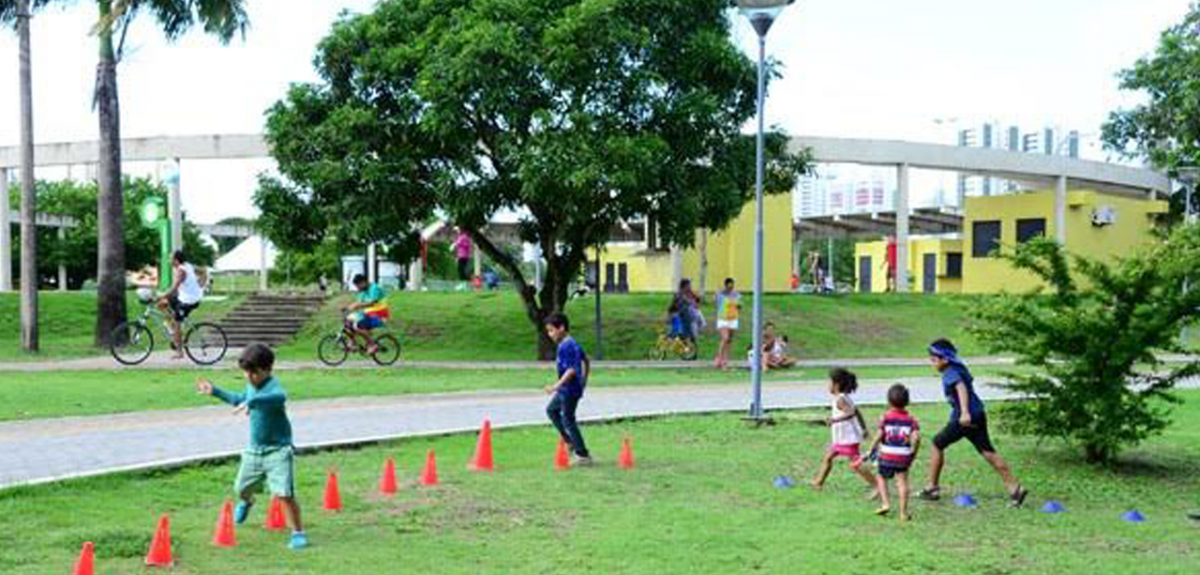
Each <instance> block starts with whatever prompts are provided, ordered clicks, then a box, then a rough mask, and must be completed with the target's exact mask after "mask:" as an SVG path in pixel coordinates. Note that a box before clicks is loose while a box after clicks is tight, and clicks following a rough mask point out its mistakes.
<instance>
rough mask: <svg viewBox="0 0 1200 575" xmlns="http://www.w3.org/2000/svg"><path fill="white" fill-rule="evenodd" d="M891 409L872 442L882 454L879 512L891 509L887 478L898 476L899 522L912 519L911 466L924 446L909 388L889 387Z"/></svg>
mask: <svg viewBox="0 0 1200 575" xmlns="http://www.w3.org/2000/svg"><path fill="white" fill-rule="evenodd" d="M887 399H888V408H889V409H888V411H887V413H884V414H883V418H881V419H880V420H879V435H876V436H875V443H873V444H871V453H876V450H878V453H879V476H878V477H877V478H876V481H877V482H878V484H879V500H880V503H881V505H880V506H879V509H876V510H875V514H876V515H887V514H888V512H890V511H891V510H892V500H891V498H890V497H889V496H888V484H887V482H888V480H889V479H892V478H895V479H896V491H897V492H898V493H899V495H900V521H901V522H906V521H908V520H909V519H910V515H909V513H908V468H909V467H910V466H912V462H913V459H914V458H915V457H916V456H917V450H918V449H920V447H921V434H920V431H919V427H918V426H917V419H916V418H915V417H913V416H912V414H910V413H909V412H908V388H907V387H904V386H903V385H900V384H896V385H893V386H892V387H891V388H890V389H888V394H887Z"/></svg>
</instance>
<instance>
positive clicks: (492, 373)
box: [0, 366, 999, 421]
mask: <svg viewBox="0 0 1200 575" xmlns="http://www.w3.org/2000/svg"><path fill="white" fill-rule="evenodd" d="M550 369H551V368H550V367H549V366H547V367H546V368H545V369H541V370H532V369H520V370H507V369H500V370H445V369H400V370H349V369H347V370H296V371H290V370H289V371H281V372H279V377H280V379H281V381H282V382H283V384H284V387H285V388H286V389H287V391H288V396H289V398H290V399H291V400H292V401H299V400H305V399H325V398H334V397H353V396H387V395H402V394H411V393H446V392H459V391H483V390H512V389H518V390H519V389H525V390H537V389H540V388H541V387H542V386H543V385H546V384H547V383H550V380H551V379H552V378H551V371H550ZM855 371H856V373H858V375H859V376H860V377H862V378H866V379H881V378H895V377H914V376H929V375H930V374H931V372H930V370H929V369H925V368H864V369H858V370H855ZM975 371H976V375H988V374H991V373H996V372H997V371H999V370H998V369H997V368H987V367H981V368H979V369H977V370H975ZM197 376H204V377H208V378H210V379H212V380H213V381H214V382H215V383H216V384H217V385H220V386H223V387H233V388H241V387H242V386H244V385H245V380H244V379H243V376H242V374H241V373H240V372H237V371H234V370H227V371H217V372H213V371H208V370H177V371H158V370H144V371H137V370H122V371H78V372H50V373H23V372H13V373H6V374H4V377H3V379H2V380H0V421H11V420H21V419H36V418H44V417H62V416H69V415H97V414H104V413H119V412H130V411H145V410H157V409H178V408H188V407H198V406H201V405H206V403H205V402H203V401H198V398H197V397H196V396H195V394H194V393H193V392H192V384H193V382H194V381H195V379H196V377H197ZM825 376H826V370H823V369H797V370H790V371H786V372H772V373H768V374H767V375H766V381H767V382H768V383H770V382H772V381H782V380H789V381H794V380H816V381H822V380H823V379H824V378H825ZM748 381H749V372H746V371H740V370H739V371H732V372H720V371H716V370H708V369H704V370H700V369H686V370H668V369H653V370H646V369H643V370H633V369H600V370H598V371H596V373H595V374H594V376H593V378H592V380H591V382H590V383H589V385H590V386H591V388H592V389H596V388H603V387H620V386H647V385H689V384H743V383H745V384H748Z"/></svg>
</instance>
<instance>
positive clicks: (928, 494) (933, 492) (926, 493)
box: [917, 487, 942, 501]
mask: <svg viewBox="0 0 1200 575" xmlns="http://www.w3.org/2000/svg"><path fill="white" fill-rule="evenodd" d="M917 497H920V498H921V499H924V500H925V501H937V500H938V499H941V498H942V488H941V487H926V488H925V489H922V490H921V491H920V493H917Z"/></svg>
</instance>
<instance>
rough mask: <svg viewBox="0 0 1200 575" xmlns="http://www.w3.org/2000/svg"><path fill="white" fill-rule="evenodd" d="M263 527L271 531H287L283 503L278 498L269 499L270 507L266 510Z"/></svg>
mask: <svg viewBox="0 0 1200 575" xmlns="http://www.w3.org/2000/svg"><path fill="white" fill-rule="evenodd" d="M263 527H266V528H267V529H270V530H272V531H281V530H283V529H287V518H285V517H284V516H283V501H280V500H279V498H278V497H272V498H271V507H270V508H268V509H267V522H266V523H265V524H264V525H263Z"/></svg>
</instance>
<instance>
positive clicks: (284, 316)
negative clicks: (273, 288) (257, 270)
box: [221, 294, 325, 347]
mask: <svg viewBox="0 0 1200 575" xmlns="http://www.w3.org/2000/svg"><path fill="white" fill-rule="evenodd" d="M324 305H325V298H324V297H322V296H311V295H303V296H288V295H278V294H254V295H252V296H250V297H248V298H246V300H245V301H243V302H242V303H241V305H239V306H238V307H236V308H234V309H233V311H231V312H229V315H227V316H226V317H225V319H224V320H223V321H222V322H221V328H222V329H224V330H225V335H227V336H228V337H229V347H245V346H247V345H249V344H252V343H265V344H267V345H269V346H272V347H275V346H278V345H281V344H284V343H287V342H288V341H289V340H291V339H292V337H293V336H295V335H296V333H297V332H299V331H300V330H301V329H303V328H304V325H305V324H306V323H308V320H309V319H310V318H312V316H313V314H315V313H316V312H317V311H319V310H320V309H321V307H322V306H324Z"/></svg>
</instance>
